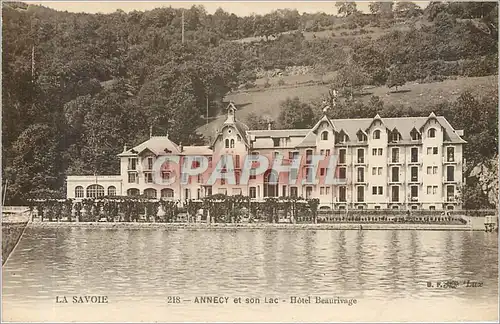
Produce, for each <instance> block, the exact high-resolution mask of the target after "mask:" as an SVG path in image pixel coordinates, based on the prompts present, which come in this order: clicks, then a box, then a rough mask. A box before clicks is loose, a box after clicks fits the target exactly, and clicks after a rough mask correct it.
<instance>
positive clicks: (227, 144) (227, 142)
mask: <svg viewBox="0 0 500 324" xmlns="http://www.w3.org/2000/svg"><path fill="white" fill-rule="evenodd" d="M225 143H226V145H225V146H226V148H229V140H228V139H226V141H225Z"/></svg>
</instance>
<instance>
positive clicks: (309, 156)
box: [306, 150, 313, 164]
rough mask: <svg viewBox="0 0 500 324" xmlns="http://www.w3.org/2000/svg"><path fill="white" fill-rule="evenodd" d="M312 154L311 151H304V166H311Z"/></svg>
mask: <svg viewBox="0 0 500 324" xmlns="http://www.w3.org/2000/svg"><path fill="white" fill-rule="evenodd" d="M312 154H313V151H312V150H306V164H311V162H312V160H311V159H312V158H311V156H312Z"/></svg>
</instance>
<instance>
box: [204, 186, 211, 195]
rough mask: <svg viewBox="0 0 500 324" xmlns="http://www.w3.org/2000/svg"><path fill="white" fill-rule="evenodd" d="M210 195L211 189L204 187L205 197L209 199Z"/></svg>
mask: <svg viewBox="0 0 500 324" xmlns="http://www.w3.org/2000/svg"><path fill="white" fill-rule="evenodd" d="M211 195H212V187H205V196H206V197H210V196H211Z"/></svg>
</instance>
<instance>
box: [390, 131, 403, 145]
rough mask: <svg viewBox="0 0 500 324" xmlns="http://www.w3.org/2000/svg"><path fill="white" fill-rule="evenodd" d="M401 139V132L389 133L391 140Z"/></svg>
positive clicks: (397, 140)
mask: <svg viewBox="0 0 500 324" xmlns="http://www.w3.org/2000/svg"><path fill="white" fill-rule="evenodd" d="M400 140H401V134H399V132H398V131H394V132H392V133H391V142H399V141H400Z"/></svg>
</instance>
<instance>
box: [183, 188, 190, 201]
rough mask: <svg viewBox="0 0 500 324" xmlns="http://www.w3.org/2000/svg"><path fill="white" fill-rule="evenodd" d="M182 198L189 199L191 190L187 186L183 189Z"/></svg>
mask: <svg viewBox="0 0 500 324" xmlns="http://www.w3.org/2000/svg"><path fill="white" fill-rule="evenodd" d="M184 198H185V199H191V190H189V189H188V188H186V189H184Z"/></svg>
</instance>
